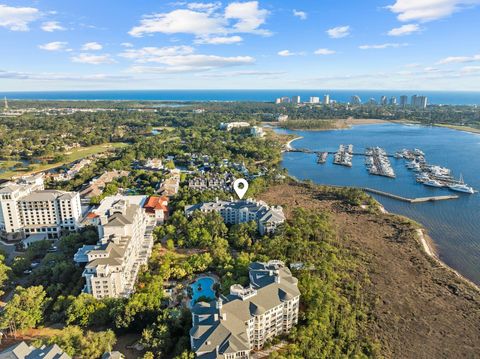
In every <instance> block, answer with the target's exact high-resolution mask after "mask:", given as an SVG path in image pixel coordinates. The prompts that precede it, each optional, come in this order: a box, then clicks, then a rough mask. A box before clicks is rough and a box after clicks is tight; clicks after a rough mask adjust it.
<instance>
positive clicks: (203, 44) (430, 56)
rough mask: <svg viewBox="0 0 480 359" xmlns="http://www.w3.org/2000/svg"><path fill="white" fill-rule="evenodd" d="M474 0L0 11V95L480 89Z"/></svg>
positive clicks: (4, 0)
mask: <svg viewBox="0 0 480 359" xmlns="http://www.w3.org/2000/svg"><path fill="white" fill-rule="evenodd" d="M479 19H480V0H382V1H380V0H369V1H359V0H343V1H342V0H296V1H284V0H282V1H280V0H259V1H222V2H220V1H219V2H215V1H213V2H211V1H205V2H200V1H171V2H170V1H168V0H167V1H160V0H156V1H153V0H150V1H147V0H135V1H127V0H116V1H113V0H95V1H92V0H81V1H80V0H77V1H67V0H63V1H60V0H35V1H34V0H19V1H14V0H0V39H1V45H2V51H1V52H0V90H2V91H22V90H25V91H29V90H76V89H80V90H85V89H203V88H205V89H207V88H212V89H219V88H228V89H234V88H236V89H250V88H254V89H255V88H258V89H267V88H297V89H315V88H323V89H325V88H329V89H402V90H459V91H460V90H480V81H479V80H480V40H479V39H480V26H479V25H478V24H479Z"/></svg>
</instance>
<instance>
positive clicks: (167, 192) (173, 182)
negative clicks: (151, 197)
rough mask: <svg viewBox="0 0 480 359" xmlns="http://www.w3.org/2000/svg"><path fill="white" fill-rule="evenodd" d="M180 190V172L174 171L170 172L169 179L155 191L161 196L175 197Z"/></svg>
mask: <svg viewBox="0 0 480 359" xmlns="http://www.w3.org/2000/svg"><path fill="white" fill-rule="evenodd" d="M179 189H180V170H178V169H174V170H171V171H170V177H168V178H166V179H165V180H164V181H163V182H162V183H161V184H160V187H159V189H158V191H157V193H158V194H160V195H162V196H167V197H171V196H175V195H176V194H177V193H178V190H179Z"/></svg>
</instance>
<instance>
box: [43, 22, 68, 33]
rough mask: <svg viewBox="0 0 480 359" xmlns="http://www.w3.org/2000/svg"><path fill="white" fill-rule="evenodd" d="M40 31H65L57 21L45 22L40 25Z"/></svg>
mask: <svg viewBox="0 0 480 359" xmlns="http://www.w3.org/2000/svg"><path fill="white" fill-rule="evenodd" d="M41 29H42V30H43V31H46V32H54V31H63V30H66V29H65V28H64V27H63V26H62V25H60V23H59V22H58V21H46V22H44V23H43V24H42V26H41Z"/></svg>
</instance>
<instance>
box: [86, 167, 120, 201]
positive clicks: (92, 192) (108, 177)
mask: <svg viewBox="0 0 480 359" xmlns="http://www.w3.org/2000/svg"><path fill="white" fill-rule="evenodd" d="M128 175H129V172H128V171H117V170H113V171H109V172H105V173H103V174H102V175H101V176H100V177H97V178H94V179H93V180H91V181H90V182H89V183H88V185H87V186H86V187H85V188H84V189H82V190H81V191H80V197H81V198H82V200H83V199H85V202H87V203H88V202H89V201H90V199H91V198H93V197H96V196H100V195H101V194H102V193H103V190H104V189H105V186H106V185H107V184H108V183H110V182H112V181H113V180H115V179H117V178H120V177H127V176H128Z"/></svg>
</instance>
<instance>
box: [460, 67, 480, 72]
mask: <svg viewBox="0 0 480 359" xmlns="http://www.w3.org/2000/svg"><path fill="white" fill-rule="evenodd" d="M460 72H462V73H464V74H476V73H480V66H465V67H462V69H461V70H460Z"/></svg>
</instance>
